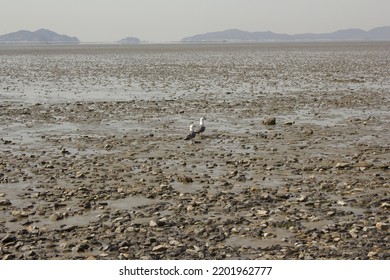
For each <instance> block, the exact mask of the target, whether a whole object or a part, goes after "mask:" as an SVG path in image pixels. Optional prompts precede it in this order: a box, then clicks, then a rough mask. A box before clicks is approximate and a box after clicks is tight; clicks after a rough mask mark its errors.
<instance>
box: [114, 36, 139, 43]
mask: <svg viewBox="0 0 390 280" xmlns="http://www.w3.org/2000/svg"><path fill="white" fill-rule="evenodd" d="M140 42H141V40H140V39H138V38H137V37H127V38H124V39H122V40H120V41H118V43H120V44H139V43H140Z"/></svg>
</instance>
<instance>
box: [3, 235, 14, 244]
mask: <svg viewBox="0 0 390 280" xmlns="http://www.w3.org/2000/svg"><path fill="white" fill-rule="evenodd" d="M15 241H16V236H15V235H12V234H7V235H6V236H5V237H4V238H3V239H2V240H1V243H3V244H8V243H12V242H15Z"/></svg>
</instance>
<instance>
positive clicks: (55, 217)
mask: <svg viewBox="0 0 390 280" xmlns="http://www.w3.org/2000/svg"><path fill="white" fill-rule="evenodd" d="M49 218H50V220H52V221H58V220H61V219H63V218H64V215H63V214H61V213H54V214H51V215H50V217H49Z"/></svg>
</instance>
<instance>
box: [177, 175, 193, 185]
mask: <svg viewBox="0 0 390 280" xmlns="http://www.w3.org/2000/svg"><path fill="white" fill-rule="evenodd" d="M178 180H179V182H181V183H185V184H188V183H192V182H193V180H192V178H191V177H188V176H185V175H182V176H179V177H178Z"/></svg>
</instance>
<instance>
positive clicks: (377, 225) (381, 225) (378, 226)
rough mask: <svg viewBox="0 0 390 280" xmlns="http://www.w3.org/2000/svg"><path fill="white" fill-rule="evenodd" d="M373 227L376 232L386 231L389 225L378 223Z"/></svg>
mask: <svg viewBox="0 0 390 280" xmlns="http://www.w3.org/2000/svg"><path fill="white" fill-rule="evenodd" d="M375 227H376V228H377V229H378V230H388V229H389V224H386V223H382V222H379V223H376V225H375Z"/></svg>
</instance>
